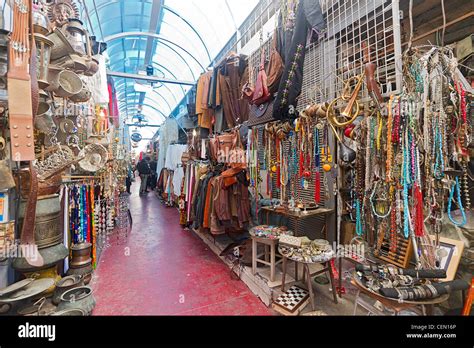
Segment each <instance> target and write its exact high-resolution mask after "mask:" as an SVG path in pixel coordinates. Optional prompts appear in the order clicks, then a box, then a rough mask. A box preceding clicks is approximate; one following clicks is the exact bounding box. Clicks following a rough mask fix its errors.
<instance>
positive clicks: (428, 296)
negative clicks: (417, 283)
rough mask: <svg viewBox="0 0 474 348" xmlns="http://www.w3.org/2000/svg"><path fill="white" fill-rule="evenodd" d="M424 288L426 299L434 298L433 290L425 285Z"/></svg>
mask: <svg viewBox="0 0 474 348" xmlns="http://www.w3.org/2000/svg"><path fill="white" fill-rule="evenodd" d="M423 288H424V289H425V292H426V297H427V298H432V297H433V294H432V293H431V290H430V288H429V287H428V285H424V286H423Z"/></svg>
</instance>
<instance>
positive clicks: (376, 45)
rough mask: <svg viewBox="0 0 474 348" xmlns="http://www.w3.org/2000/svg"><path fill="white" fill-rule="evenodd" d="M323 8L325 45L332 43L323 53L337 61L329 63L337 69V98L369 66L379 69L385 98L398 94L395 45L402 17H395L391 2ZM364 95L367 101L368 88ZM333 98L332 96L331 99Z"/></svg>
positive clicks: (343, 1) (340, 0)
mask: <svg viewBox="0 0 474 348" xmlns="http://www.w3.org/2000/svg"><path fill="white" fill-rule="evenodd" d="M394 2H396V0H395V1H394ZM397 4H398V2H397ZM321 7H322V9H323V13H325V16H326V22H327V31H326V35H327V36H326V39H325V40H324V41H325V42H333V44H332V45H329V47H326V46H325V45H323V47H322V48H323V49H322V50H321V53H322V54H324V57H327V58H328V59H334V60H335V61H333V62H331V63H330V65H331V66H332V65H334V68H335V69H334V68H333V69H330V72H332V73H333V74H334V77H335V81H334V82H335V85H336V90H335V92H336V94H341V92H342V90H343V87H344V81H345V80H347V79H348V78H350V77H352V76H356V75H360V74H361V73H363V71H364V63H367V62H373V63H375V64H376V65H377V72H376V75H375V78H376V80H377V81H379V83H380V88H381V91H382V93H383V94H384V95H388V94H390V93H393V92H395V91H397V90H399V88H400V87H401V86H397V83H396V68H395V67H396V66H400V65H398V64H396V63H397V62H396V59H395V57H396V56H397V55H396V54H395V53H396V51H397V50H396V47H395V44H394V43H395V41H397V40H395V38H396V37H398V38H399V37H400V30H399V28H400V26H399V14H398V12H396V14H395V16H394V13H393V12H395V11H393V6H392V1H383V0H333V1H322V3H321ZM396 7H398V6H396ZM397 42H398V41H397ZM328 48H329V51H328V52H325V50H324V49H328ZM333 50H334V51H333ZM333 52H335V53H336V54H334V53H333ZM397 59H398V57H397ZM309 64H310V63H309ZM319 66H320V67H323V66H322V65H319ZM361 93H362V94H361V95H362V96H363V98H367V97H368V94H367V91H366V90H365V86H364V88H363V90H362V92H361ZM331 98H332V96H330V95H329V98H328V99H331Z"/></svg>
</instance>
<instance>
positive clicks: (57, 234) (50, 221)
mask: <svg viewBox="0 0 474 348" xmlns="http://www.w3.org/2000/svg"><path fill="white" fill-rule="evenodd" d="M25 206H26V201H22V202H21V203H20V211H19V215H18V216H19V221H20V223H23V217H24V215H25ZM62 241H63V229H62V226H61V202H60V200H59V195H57V194H55V195H49V196H43V197H39V198H38V201H37V204H36V221H35V242H36V245H38V248H39V249H44V248H47V247H50V246H54V245H56V244H59V243H61V242H62Z"/></svg>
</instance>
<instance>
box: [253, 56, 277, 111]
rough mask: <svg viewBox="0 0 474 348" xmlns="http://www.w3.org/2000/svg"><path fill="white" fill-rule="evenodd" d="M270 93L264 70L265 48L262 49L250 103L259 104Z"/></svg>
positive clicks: (268, 96)
mask: <svg viewBox="0 0 474 348" xmlns="http://www.w3.org/2000/svg"><path fill="white" fill-rule="evenodd" d="M271 97H272V95H271V94H270V91H269V90H268V85H267V73H266V72H265V50H263V49H262V56H261V60H260V70H259V71H258V75H257V82H256V83H255V90H254V92H253V97H252V104H254V105H257V106H258V105H261V104H263V103H266V102H267V101H268V100H270V98H271Z"/></svg>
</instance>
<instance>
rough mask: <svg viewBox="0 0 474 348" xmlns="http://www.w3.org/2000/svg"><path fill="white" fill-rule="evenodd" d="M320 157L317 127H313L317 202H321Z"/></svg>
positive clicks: (315, 195) (315, 197) (315, 196)
mask: <svg viewBox="0 0 474 348" xmlns="http://www.w3.org/2000/svg"><path fill="white" fill-rule="evenodd" d="M320 166H321V158H320V148H319V129H318V128H316V127H315V129H314V173H315V174H314V201H315V202H316V203H317V204H319V203H321V173H320V169H319V168H320Z"/></svg>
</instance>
